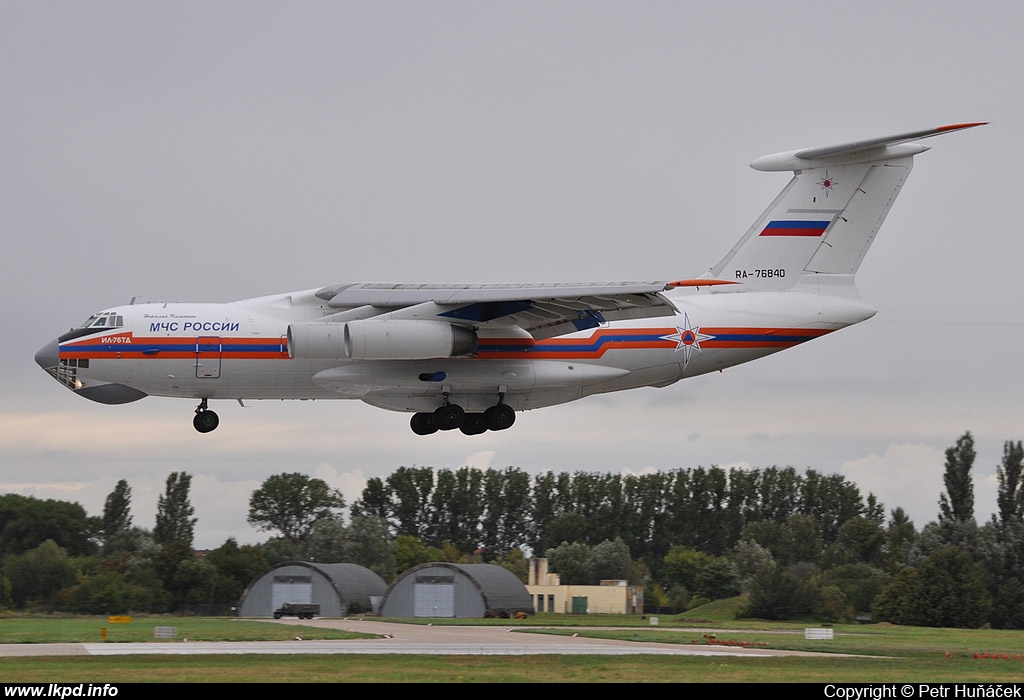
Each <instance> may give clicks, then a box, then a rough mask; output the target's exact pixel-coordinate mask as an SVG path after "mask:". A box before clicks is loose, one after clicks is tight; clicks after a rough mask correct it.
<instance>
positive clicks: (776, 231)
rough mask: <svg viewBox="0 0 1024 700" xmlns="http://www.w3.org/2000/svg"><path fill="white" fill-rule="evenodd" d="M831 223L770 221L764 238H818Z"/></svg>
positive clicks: (764, 230)
mask: <svg viewBox="0 0 1024 700" xmlns="http://www.w3.org/2000/svg"><path fill="white" fill-rule="evenodd" d="M830 223H832V222H831V221H769V222H768V225H767V226H765V227H764V229H763V230H762V231H761V234H760V235H762V236H803V237H811V238H818V237H820V236H821V235H822V234H823V233H825V229H826V228H828V225H829V224H830Z"/></svg>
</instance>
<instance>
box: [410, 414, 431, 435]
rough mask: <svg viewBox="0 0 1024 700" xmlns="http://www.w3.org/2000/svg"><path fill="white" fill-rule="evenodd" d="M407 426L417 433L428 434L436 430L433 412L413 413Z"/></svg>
mask: <svg viewBox="0 0 1024 700" xmlns="http://www.w3.org/2000/svg"><path fill="white" fill-rule="evenodd" d="M409 427H411V428H412V431H413V432H414V433H416V434H417V435H430V434H432V433H436V432H437V419H436V418H435V417H434V414H433V413H414V414H412V418H411V419H410V420H409Z"/></svg>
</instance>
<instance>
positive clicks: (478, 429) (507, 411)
mask: <svg viewBox="0 0 1024 700" xmlns="http://www.w3.org/2000/svg"><path fill="white" fill-rule="evenodd" d="M515 422H516V412H515V411H514V410H513V409H512V407H511V406H508V405H506V404H504V403H501V402H500V401H499V403H498V404H497V405H495V406H491V407H490V408H488V409H487V410H486V411H484V412H483V413H466V411H465V410H464V409H463V408H462V406H459V405H458V404H454V403H445V405H444V406H441V407H440V408H438V409H437V410H435V411H432V412H422V413H414V414H413V416H412V419H411V420H410V421H409V426H410V427H411V428H412V431H413V432H414V433H416V434H417V435H430V434H432V433H436V432H437V431H438V430H454V429H455V428H458V429H459V430H461V431H462V433H463V434H464V435H479V434H480V433H484V432H487V431H488V430H505V429H507V428H511V427H512V424H513V423H515Z"/></svg>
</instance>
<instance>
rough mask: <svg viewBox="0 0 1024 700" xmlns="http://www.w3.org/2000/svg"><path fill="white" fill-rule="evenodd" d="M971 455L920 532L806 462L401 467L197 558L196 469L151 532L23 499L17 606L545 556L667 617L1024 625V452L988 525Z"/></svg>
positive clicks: (120, 608) (105, 607)
mask: <svg viewBox="0 0 1024 700" xmlns="http://www.w3.org/2000/svg"><path fill="white" fill-rule="evenodd" d="M973 445H974V443H973V437H972V436H971V434H970V433H966V434H965V435H964V436H962V437H961V438H960V439H959V440H958V441H957V443H956V444H955V445H954V446H953V447H950V449H949V450H947V453H946V468H945V475H944V486H945V490H944V491H943V492H942V493H941V494H939V499H938V517H937V520H936V521H934V522H930V523H928V524H926V525H925V526H924V527H923V528H922V529H921V530H920V531H918V530H917V529H916V528H915V526H914V524H913V523H912V522H911V521H910V519H909V518H908V517H907V515H906V513H905V512H904V511H903V510H902V509H901V508H899V507H896V508H893V509H892V510H891V511H890V512H889V514H888V516H887V515H886V513H885V510H884V508H883V506H882V504H880V503H878V501H877V499H876V498H875V497H874V496H873V495H872V494H867V495H866V496H865V495H863V494H861V492H860V490H859V489H858V488H857V486H856V485H855V484H853V483H851V482H849V481H847V480H846V479H844V478H842V477H841V476H838V475H824V474H821V473H819V472H817V471H815V470H812V469H808V470H806V471H803V472H798V471H797V470H795V469H793V468H790V467H786V468H778V467H771V468H767V469H753V470H726V469H721V468H718V467H710V468H703V467H701V468H695V469H675V470H669V471H662V472H654V473H650V474H639V475H631V474H625V475H623V474H606V473H596V472H585V471H577V472H572V473H570V472H560V473H555V472H546V473H543V474H538V475H533V476H531V475H528V474H527V473H525V472H523V471H522V470H520V469H517V468H515V467H508V468H504V469H486V470H480V469H471V468H468V467H463V468H458V469H433V468H426V467H400V468H398V469H396V470H395V472H393V473H392V474H391V475H389V476H387V477H385V478H372V479H370V480H368V482H367V484H366V487H365V488H364V490H363V492H362V494H361V495H360V497H359V498H358V499H357V500H356V501H355V502H354V503H352V504H351V507H350V508H349V509H348V518H347V519H346V518H345V517H344V514H345V508H346V503H345V499H344V498H342V496H341V494H340V493H339V492H337V491H336V490H334V489H331V488H330V487H329V486H328V485H327V484H326V483H324V482H323V481H322V480H319V479H314V478H311V477H308V476H306V475H303V474H299V473H284V474H277V475H274V476H271V477H270V478H268V479H267V480H266V481H265V482H263V484H262V485H261V486H260V488H258V489H256V490H255V491H254V492H253V494H252V497H251V499H250V503H249V511H248V518H249V522H250V523H251V524H252V525H253V526H254V527H256V528H257V529H259V530H262V531H265V532H268V533H270V535H271V536H270V537H269V539H267V540H266V541H265V542H263V543H261V544H259V545H245V546H239V545H238V544H237V543H236V542H235V541H234V540H233V539H228V540H227V541H226V542H225V543H224V544H223V545H222V546H221V547H219V548H217V549H215V550H212V551H210V552H204V553H198V554H197V553H196V552H194V551H193V549H192V537H193V532H194V527H195V524H196V519H195V517H194V513H193V509H192V507H191V505H190V504H189V499H188V490H189V485H190V478H191V477H190V476H189V475H188V474H186V473H184V472H175V473H173V474H171V475H170V476H169V477H168V479H167V484H166V490H165V492H164V494H163V495H162V496H161V498H160V501H159V503H158V513H157V520H156V523H155V526H154V527H153V528H152V529H146V528H142V527H138V526H136V525H133V524H132V518H131V512H130V500H131V490H130V488H129V486H128V484H127V483H126V482H125V481H123V480H122V481H120V482H118V484H117V486H116V487H115V488H114V490H113V491H112V492H111V494H110V495H109V496H108V498H107V501H106V504H105V507H104V512H103V515H102V517H96V518H90V517H89V516H87V515H86V513H85V511H84V510H83V509H82V508H81V507H80V506H79V505H78V504H70V503H65V502H61V501H42V500H39V499H33V498H29V497H25V496H19V495H16V494H7V495H4V496H0V555H2V563H3V570H2V572H0V606H4V607H15V608H29V609H30V608H43V609H60V610H69V611H75V612H91V613H108V614H114V613H119V612H125V611H130V610H135V611H153V612H164V611H173V610H186V609H191V610H196V611H211V610H228V609H230V607H231V606H232V605H235V604H237V602H238V600H239V597H240V596H241V594H242V591H243V590H244V588H245V586H246V585H247V584H248V583H249V582H250V581H252V580H253V579H254V578H255V577H256V576H257V575H258V574H259V573H260V572H261V571H263V570H265V569H266V568H267V567H269V566H271V565H273V564H276V563H279V562H282V561H288V560H305V561H320V562H337V561H345V562H352V563H357V564H361V565H363V566H367V567H368V568H370V569H372V570H374V571H376V572H377V573H379V574H380V575H381V576H382V577H384V579H385V580H387V581H390V580H393V579H394V578H395V577H396V576H397V575H398V574H399V573H401V572H402V571H405V570H406V569H408V568H411V567H412V566H415V565H416V564H419V563H423V562H426V561H461V562H493V563H497V564H500V565H502V566H506V567H507V568H509V569H510V570H512V571H514V572H515V573H517V575H519V576H521V577H522V578H524V580H525V576H526V570H527V566H526V560H527V557H528V556H532V555H536V556H547V557H548V559H549V561H550V565H551V568H552V569H553V570H554V571H556V572H557V573H559V574H560V575H561V578H562V582H563V583H581V584H585V583H597V582H598V581H599V580H601V579H606V578H615V579H628V580H629V581H630V582H631V583H633V584H635V585H643V586H645V587H646V590H647V600H648V603H649V604H651V605H654V606H658V607H659V608H661V609H663V610H665V611H669V610H674V611H682V610H685V609H687V608H689V607H693V606H695V605H698V604H700V603H702V602H705V601H709V600H714V599H718V598H725V597H731V596H735V595H738V594H741V593H742V594H744V595H745V596H746V598H745V600H746V604H745V608H744V610H743V611H742V614H744V615H748V616H753V617H762V618H771V619H783V618H793V617H808V618H814V619H818V620H850V619H853V618H854V617H855V616H857V615H868V614H870V615H871V616H873V619H875V620H888V621H891V622H896V623H901V624H917V625H941V626H978V625H981V624H986V623H987V624H991V625H993V626H996V627H1006V628H1024V475H1022V468H1021V462H1022V458H1024V450H1022V448H1021V443H1020V442H1017V443H1013V442H1007V443H1006V444H1005V446H1004V455H1003V462H1002V464H1001V465H1000V467H999V469H998V474H997V476H998V480H999V493H998V501H997V502H998V508H999V510H998V513H996V514H995V515H994V516H993V518H992V519H991V521H990V522H987V523H983V524H981V525H979V524H978V523H976V522H975V519H974V500H973V498H974V497H973V489H972V477H971V470H972V467H973V463H974V458H975V453H974V446H973Z"/></svg>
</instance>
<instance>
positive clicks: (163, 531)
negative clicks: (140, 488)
mask: <svg viewBox="0 0 1024 700" xmlns="http://www.w3.org/2000/svg"><path fill="white" fill-rule="evenodd" d="M191 485H192V475H191V474H187V473H185V472H171V474H170V475H169V476H168V477H167V486H166V489H165V491H164V493H163V494H161V495H160V498H159V499H158V500H157V506H156V527H155V528H154V529H153V538H154V539H155V540H156V541H157V543H158V544H162V545H171V544H177V545H182V546H184V547H188V548H191V547H192V537H193V533H194V532H195V525H196V518H194V517H193V515H194V514H195V509H194V508H193V507H192V504H191V503H190V502H189V496H188V492H189V488H190V487H191Z"/></svg>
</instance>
